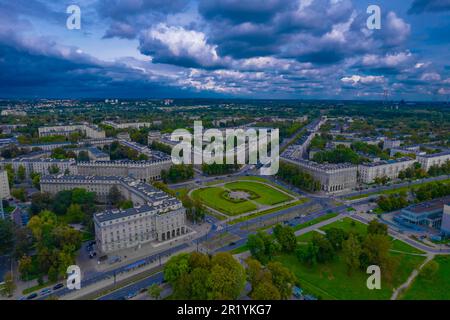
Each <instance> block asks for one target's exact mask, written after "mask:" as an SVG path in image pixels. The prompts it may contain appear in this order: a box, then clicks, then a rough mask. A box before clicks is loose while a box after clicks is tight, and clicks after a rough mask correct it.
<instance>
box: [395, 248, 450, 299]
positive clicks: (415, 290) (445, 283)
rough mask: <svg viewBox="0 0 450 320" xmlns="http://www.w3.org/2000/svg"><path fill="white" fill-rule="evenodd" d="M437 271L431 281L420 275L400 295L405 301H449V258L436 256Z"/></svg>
mask: <svg viewBox="0 0 450 320" xmlns="http://www.w3.org/2000/svg"><path fill="white" fill-rule="evenodd" d="M434 261H436V262H437V263H438V264H439V270H438V271H437V273H436V275H435V276H434V278H432V279H429V280H427V279H424V278H423V277H421V276H420V275H418V276H417V278H416V279H415V280H414V282H413V283H412V285H411V286H410V287H409V289H408V290H407V291H406V292H405V293H404V294H403V295H402V297H401V299H405V300H450V256H436V257H435V258H434Z"/></svg>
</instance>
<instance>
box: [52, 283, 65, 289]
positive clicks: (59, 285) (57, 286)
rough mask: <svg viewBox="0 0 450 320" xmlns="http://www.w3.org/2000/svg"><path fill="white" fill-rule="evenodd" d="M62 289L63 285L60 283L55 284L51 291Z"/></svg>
mask: <svg viewBox="0 0 450 320" xmlns="http://www.w3.org/2000/svg"><path fill="white" fill-rule="evenodd" d="M63 287H64V285H63V284H62V283H58V284H56V285H55V286H54V287H53V290H59V289H61V288H63Z"/></svg>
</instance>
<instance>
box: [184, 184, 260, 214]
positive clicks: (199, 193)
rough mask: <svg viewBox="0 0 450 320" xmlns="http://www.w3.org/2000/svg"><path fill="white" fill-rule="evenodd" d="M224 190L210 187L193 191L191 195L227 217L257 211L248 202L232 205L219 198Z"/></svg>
mask: <svg viewBox="0 0 450 320" xmlns="http://www.w3.org/2000/svg"><path fill="white" fill-rule="evenodd" d="M223 191H224V189H222V188H219V187H210V188H203V189H198V190H195V191H194V192H193V193H192V197H193V198H194V199H197V198H198V199H200V200H201V201H202V202H203V203H204V204H206V205H207V206H208V207H211V208H213V209H216V210H218V211H220V212H222V213H225V214H227V215H229V216H235V215H239V214H242V213H246V212H250V211H253V210H256V209H257V206H256V205H255V204H254V203H253V202H250V201H243V202H239V203H234V202H231V201H228V200H226V199H224V198H222V197H221V194H222V193H223Z"/></svg>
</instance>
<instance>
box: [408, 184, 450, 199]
mask: <svg viewBox="0 0 450 320" xmlns="http://www.w3.org/2000/svg"><path fill="white" fill-rule="evenodd" d="M414 195H415V196H416V199H417V201H427V200H432V199H436V198H441V197H445V196H448V195H450V183H449V182H447V183H443V182H433V183H428V184H425V185H423V186H421V187H419V188H417V189H415V190H414Z"/></svg>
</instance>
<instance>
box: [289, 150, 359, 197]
mask: <svg viewBox="0 0 450 320" xmlns="http://www.w3.org/2000/svg"><path fill="white" fill-rule="evenodd" d="M283 160H284V161H287V162H289V163H292V164H295V165H297V166H298V167H299V168H300V169H301V170H303V171H305V172H307V173H309V174H310V175H311V176H312V177H313V178H314V179H315V180H317V181H319V182H320V185H321V189H322V191H325V192H329V193H336V192H342V191H346V190H351V189H353V188H355V187H356V183H357V166H355V165H352V164H346V163H343V164H319V163H316V162H313V161H308V160H291V159H286V158H283Z"/></svg>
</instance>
